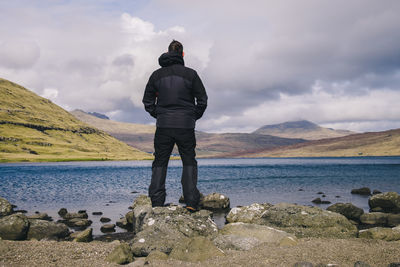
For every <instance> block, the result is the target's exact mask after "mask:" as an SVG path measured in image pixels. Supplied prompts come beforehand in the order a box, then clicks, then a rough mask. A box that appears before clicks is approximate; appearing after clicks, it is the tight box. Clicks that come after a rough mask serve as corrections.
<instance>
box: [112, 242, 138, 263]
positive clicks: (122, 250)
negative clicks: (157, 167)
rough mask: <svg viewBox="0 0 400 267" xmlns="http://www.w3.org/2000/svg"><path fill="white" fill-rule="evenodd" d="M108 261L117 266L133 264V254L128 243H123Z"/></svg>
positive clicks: (115, 249)
mask: <svg viewBox="0 0 400 267" xmlns="http://www.w3.org/2000/svg"><path fill="white" fill-rule="evenodd" d="M106 260H107V261H108V262H111V263H116V264H127V263H130V262H133V260H134V259H133V254H132V251H131V249H130V247H129V245H128V244H127V243H122V244H120V245H118V246H117V247H115V248H114V249H113V251H111V253H110V254H108V256H107V258H106Z"/></svg>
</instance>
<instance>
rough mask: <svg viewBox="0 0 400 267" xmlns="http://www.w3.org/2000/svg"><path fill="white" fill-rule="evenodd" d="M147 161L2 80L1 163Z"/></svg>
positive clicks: (121, 144)
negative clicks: (108, 160)
mask: <svg viewBox="0 0 400 267" xmlns="http://www.w3.org/2000/svg"><path fill="white" fill-rule="evenodd" d="M148 158H151V157H150V155H148V154H147V153H144V152H142V151H139V150H137V149H135V148H132V147H130V146H128V145H126V144H125V143H123V142H121V141H118V140H117V139H115V138H114V137H112V136H110V135H108V134H107V133H105V132H103V131H100V130H98V129H96V128H94V127H93V126H89V125H88V124H86V123H83V122H81V121H79V120H78V119H76V118H75V117H74V116H72V115H71V114H70V113H69V112H67V111H66V110H64V109H62V108H61V107H59V106H57V105H55V104H53V103H52V102H51V101H50V100H48V99H46V98H43V97H40V96H38V95H36V94H35V93H33V92H31V91H29V90H27V89H25V88H24V87H22V86H19V85H17V84H15V83H12V82H10V81H7V80H4V79H1V78H0V162H9V161H66V160H102V159H118V160H124V159H148Z"/></svg>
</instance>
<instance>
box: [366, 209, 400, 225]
mask: <svg viewBox="0 0 400 267" xmlns="http://www.w3.org/2000/svg"><path fill="white" fill-rule="evenodd" d="M360 220H361V223H363V224H366V225H374V226H389V227H394V226H397V225H400V214H392V213H383V212H370V213H365V214H363V215H362V216H361V217H360Z"/></svg>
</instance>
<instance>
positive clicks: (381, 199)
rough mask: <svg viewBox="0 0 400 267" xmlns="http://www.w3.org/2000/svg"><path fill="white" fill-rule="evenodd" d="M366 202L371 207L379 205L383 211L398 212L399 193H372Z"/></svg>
mask: <svg viewBox="0 0 400 267" xmlns="http://www.w3.org/2000/svg"><path fill="white" fill-rule="evenodd" d="M368 204H369V207H370V208H371V209H374V208H377V207H379V208H381V209H382V211H383V212H388V213H400V195H399V194H398V193H396V192H386V193H381V194H376V195H373V196H372V197H370V199H369V200H368Z"/></svg>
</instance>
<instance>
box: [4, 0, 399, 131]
mask: <svg viewBox="0 0 400 267" xmlns="http://www.w3.org/2000/svg"><path fill="white" fill-rule="evenodd" d="M106 2H107V1H106ZM106 2H104V1H100V2H98V1H87V2H82V1H77V0H71V1H68V2H63V3H61V2H57V1H56V2H54V1H49V2H45V3H42V4H41V5H38V4H36V3H35V2H34V1H33V2H32V1H21V2H19V1H17V2H14V1H4V2H1V3H0V8H1V10H2V11H3V12H2V14H3V15H2V23H1V24H0V33H1V34H0V72H1V73H2V76H3V77H4V78H8V79H10V80H12V81H15V82H17V83H20V84H22V85H24V86H26V87H28V88H29V89H32V90H34V91H35V92H36V93H39V94H41V95H49V97H53V98H55V99H56V103H58V104H61V105H62V106H63V107H68V108H81V109H84V110H88V111H98V112H103V113H107V114H111V118H116V119H122V120H128V121H132V122H143V123H148V122H153V119H152V118H151V117H150V116H149V115H148V114H146V113H145V112H144V111H143V107H142V103H141V99H142V96H143V90H144V87H145V85H146V82H147V80H148V77H149V76H150V74H151V72H152V71H154V70H155V69H157V68H158V67H159V66H158V62H157V59H158V57H159V56H160V54H161V53H163V52H165V51H166V50H167V46H168V44H169V42H170V41H171V40H172V39H177V40H179V41H181V42H182V43H183V45H184V50H185V63H186V65H187V66H189V67H192V68H194V69H195V70H197V71H198V72H199V74H200V77H201V78H202V80H203V82H204V84H205V86H206V88H207V93H208V95H209V106H208V109H207V111H206V113H205V116H204V118H202V119H201V120H200V121H199V122H198V129H199V130H208V131H225V130H229V131H233V130H237V131H251V130H252V129H255V128H258V127H260V126H262V125H265V124H269V123H280V122H283V121H288V120H295V119H308V120H312V121H315V122H317V123H321V124H323V125H337V126H346V127H351V129H363V130H374V129H383V128H384V127H395V126H396V125H398V122H399V121H400V119H399V118H400V111H399V109H398V108H397V107H394V106H397V105H398V104H397V103H398V102H399V100H400V99H399V94H398V93H397V92H398V91H400V58H399V53H398V47H400V31H398V29H397V28H398V25H400V17H399V16H398V12H397V11H398V10H399V9H400V2H398V1H396V0H388V1H385V2H384V3H381V2H379V3H378V2H376V1H373V0H353V1H345V0H337V1H315V0H304V1H296V0H292V1H285V2H282V1H262V0H255V1H252V4H251V5H249V3H247V2H243V1H238V0H229V1H228V0H223V1H211V0H204V1H196V2H193V1H183V0H162V1H161V0H151V1H139V2H140V3H139V2H136V1H135V4H132V3H133V2H132V3H131V2H130V3H127V2H126V3H122V4H120V5H112V6H110V5H108V4H107V3H106ZM128 2H129V1H128ZM138 3H139V4H138ZM131 5H133V6H131ZM210 6H212V8H210ZM133 7H134V8H133ZM221 14H223V15H221ZM54 88H56V90H57V92H58V94H57V95H55V94H54V92H53V93H51V91H49V89H54ZM46 90H47V91H46ZM113 116H114V117H113ZM385 125H386V126H385ZM399 127H400V126H399Z"/></svg>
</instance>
